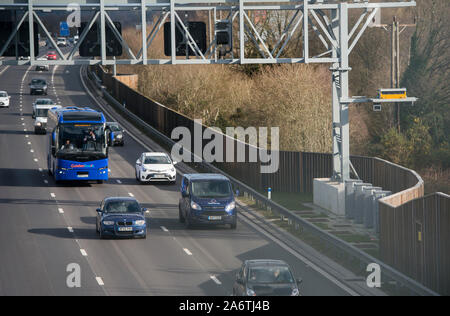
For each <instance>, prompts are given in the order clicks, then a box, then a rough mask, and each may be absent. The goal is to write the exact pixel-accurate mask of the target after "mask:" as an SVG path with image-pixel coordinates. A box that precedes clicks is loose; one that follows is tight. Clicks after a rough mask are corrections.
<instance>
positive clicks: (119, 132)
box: [106, 122, 125, 146]
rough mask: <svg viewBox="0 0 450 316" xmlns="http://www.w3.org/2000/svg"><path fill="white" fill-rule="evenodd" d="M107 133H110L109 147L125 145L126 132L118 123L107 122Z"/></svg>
mask: <svg viewBox="0 0 450 316" xmlns="http://www.w3.org/2000/svg"><path fill="white" fill-rule="evenodd" d="M106 131H107V133H108V145H109V146H116V145H118V146H123V145H125V140H124V132H125V131H124V130H123V129H122V128H121V127H120V126H119V124H118V123H116V122H106Z"/></svg>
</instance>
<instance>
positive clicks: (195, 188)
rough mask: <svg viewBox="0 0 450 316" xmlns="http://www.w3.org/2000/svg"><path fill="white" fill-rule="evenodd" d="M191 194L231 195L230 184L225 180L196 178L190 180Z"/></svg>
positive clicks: (205, 195)
mask: <svg viewBox="0 0 450 316" xmlns="http://www.w3.org/2000/svg"><path fill="white" fill-rule="evenodd" d="M192 194H193V195H194V196H196V197H198V198H221V197H223V198H225V197H229V196H230V195H232V193H231V185H230V182H228V181H226V180H196V181H193V182H192Z"/></svg>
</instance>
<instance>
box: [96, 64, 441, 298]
mask: <svg viewBox="0 0 450 316" xmlns="http://www.w3.org/2000/svg"><path fill="white" fill-rule="evenodd" d="M87 74H88V76H89V77H90V78H92V79H94V82H95V84H96V85H97V88H98V89H100V90H101V91H102V94H103V96H104V97H105V99H106V100H107V101H108V102H109V103H110V104H111V105H112V106H113V107H114V108H115V109H116V110H118V111H119V112H120V113H121V114H124V115H125V116H126V117H127V118H128V119H129V120H130V121H132V122H133V123H134V124H136V125H137V126H139V127H140V128H141V129H145V130H146V131H147V132H148V133H149V134H151V135H152V136H155V137H156V138H157V139H159V140H160V141H162V142H163V143H164V144H166V145H167V146H170V147H171V146H173V145H174V144H175V141H173V140H172V139H170V138H168V137H167V136H166V135H164V134H162V133H161V132H159V131H158V130H156V129H155V128H153V127H152V126H150V125H149V124H147V123H146V122H144V121H143V120H142V119H140V118H139V117H137V116H136V115H135V114H133V113H131V112H130V111H128V110H127V109H126V108H125V107H124V106H123V105H122V104H120V103H119V102H118V101H117V100H115V99H114V97H112V96H111V94H109V93H108V91H106V88H105V87H104V86H102V85H101V81H100V79H99V78H98V77H97V76H96V75H95V74H94V73H92V72H91V71H87ZM191 154H192V155H193V153H191ZM197 164H200V165H202V167H203V168H204V169H205V170H209V171H211V172H216V173H221V174H223V175H225V176H227V177H228V178H229V179H230V180H231V182H232V184H233V185H234V187H235V188H236V189H238V190H239V191H240V193H244V194H245V195H247V196H249V197H251V198H252V199H253V200H255V201H256V202H257V203H258V204H259V205H263V206H264V207H266V208H267V209H270V210H271V211H274V212H276V213H278V215H279V216H280V218H281V219H283V220H284V219H285V218H286V219H288V223H289V224H291V225H294V227H295V229H303V230H306V231H307V232H309V233H311V234H312V235H314V236H315V237H317V238H319V239H320V240H321V241H322V242H325V243H326V244H328V245H329V246H331V247H334V248H335V249H339V250H341V251H342V252H343V253H345V255H347V256H349V257H352V258H354V259H356V260H357V261H358V262H360V264H364V265H365V266H367V265H368V264H370V263H376V264H378V265H379V266H380V268H381V272H382V278H383V279H384V280H385V283H387V282H386V281H387V280H386V279H388V280H393V281H395V282H396V283H397V285H400V286H401V287H403V288H406V289H408V290H409V291H410V293H411V294H412V295H420V296H439V294H438V293H436V292H434V291H432V290H430V289H428V288H426V287H425V286H423V285H422V284H420V283H418V282H417V281H415V280H413V279H411V278H410V277H408V276H406V275H404V274H402V273H401V272H399V271H397V270H395V269H394V268H392V267H391V266H389V265H387V264H385V263H383V262H382V261H380V260H378V259H376V258H374V257H373V256H371V255H369V254H367V253H365V252H363V251H362V250H360V249H358V248H356V247H355V246H353V245H351V244H349V243H347V242H345V241H343V240H341V239H339V238H337V237H336V236H334V235H332V234H330V233H328V232H326V231H324V230H322V229H320V228H318V227H317V226H315V225H314V224H312V223H310V222H308V221H306V220H304V219H302V218H301V217H299V216H298V215H296V214H294V213H293V212H291V211H289V210H288V209H286V208H284V207H283V206H281V205H279V204H278V203H276V202H274V201H272V200H269V199H267V197H265V196H264V195H262V194H261V193H259V192H257V191H255V190H254V189H252V188H251V187H249V186H247V185H246V184H244V183H242V182H241V181H239V180H237V179H235V178H233V177H231V176H229V175H228V174H226V173H225V172H223V171H222V170H220V169H218V168H217V167H215V166H213V165H212V164H210V163H207V162H205V161H203V162H201V163H197ZM238 204H239V203H238ZM241 207H242V206H241Z"/></svg>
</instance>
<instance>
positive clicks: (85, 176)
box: [78, 174, 89, 178]
mask: <svg viewBox="0 0 450 316" xmlns="http://www.w3.org/2000/svg"><path fill="white" fill-rule="evenodd" d="M78 178H89V175H88V174H79V175H78Z"/></svg>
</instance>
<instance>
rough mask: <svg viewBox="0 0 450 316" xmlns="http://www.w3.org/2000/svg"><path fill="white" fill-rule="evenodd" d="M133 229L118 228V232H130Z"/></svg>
mask: <svg viewBox="0 0 450 316" xmlns="http://www.w3.org/2000/svg"><path fill="white" fill-rule="evenodd" d="M132 230H133V227H119V231H120V232H131V231H132Z"/></svg>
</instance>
